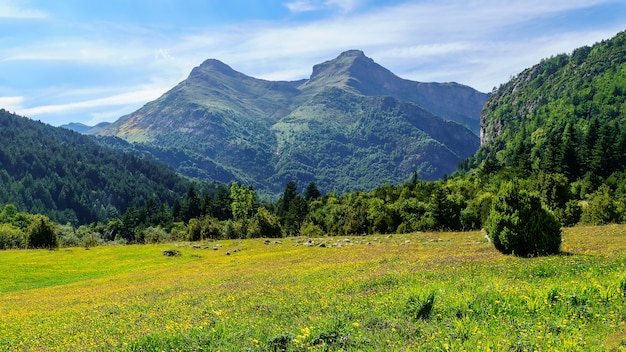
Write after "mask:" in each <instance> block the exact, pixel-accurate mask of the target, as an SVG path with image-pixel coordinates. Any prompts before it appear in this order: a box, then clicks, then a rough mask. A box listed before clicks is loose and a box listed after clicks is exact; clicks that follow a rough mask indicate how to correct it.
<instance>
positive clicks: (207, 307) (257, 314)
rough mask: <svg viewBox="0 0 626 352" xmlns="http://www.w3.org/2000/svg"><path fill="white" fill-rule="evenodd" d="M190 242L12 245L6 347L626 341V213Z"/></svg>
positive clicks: (2, 327) (1, 274) (472, 346)
mask: <svg viewBox="0 0 626 352" xmlns="http://www.w3.org/2000/svg"><path fill="white" fill-rule="evenodd" d="M321 243H324V246H320V244H321ZM193 245H195V246H196V247H197V245H198V244H193ZM193 245H192V244H177V245H176V244H166V245H143V246H120V247H115V246H108V247H96V248H92V249H90V250H85V249H83V248H71V249H60V250H56V251H45V250H32V251H2V252H0V350H1V351H5V350H7V351H70V350H71V351H77V350H85V351H109V350H122V351H161V350H163V351H173V350H180V351H194V350H197V351H218V350H219V351H242V350H250V351H282V350H286V351H307V350H312V351H328V350H332V351H336V350H344V351H352V350H359V351H384V350H386V351H399V350H403V351H404V350H411V351H420V350H423V351H436V350H441V351H445V350H454V351H461V350H469V351H475V350H481V351H488V350H492V351H525V350H528V351H533V350H543V351H556V350H559V351H577V350H582V351H597V350H606V351H611V350H614V351H624V350H626V297H625V294H626V292H625V291H626V226H604V227H577V228H572V229H566V230H565V231H564V237H563V250H564V252H565V254H563V255H559V256H551V257H543V258H532V259H524V258H516V257H511V256H503V255H501V254H499V253H498V252H497V251H496V250H495V249H493V247H492V246H491V245H490V244H488V243H487V241H486V239H485V237H484V234H481V233H479V232H469V233H415V234H409V235H393V236H367V237H357V238H350V239H346V238H343V237H342V238H322V239H314V240H313V242H312V243H308V239H304V238H292V239H282V240H281V241H280V243H276V242H275V241H273V240H272V241H268V242H265V241H264V240H243V241H232V240H227V241H219V242H215V243H213V242H211V243H202V244H201V245H200V248H194V246H193ZM214 248H217V249H214ZM167 249H174V250H178V251H180V253H181V255H180V256H174V257H167V256H164V255H163V254H162V252H163V251H164V250H167ZM227 252H228V253H229V254H227Z"/></svg>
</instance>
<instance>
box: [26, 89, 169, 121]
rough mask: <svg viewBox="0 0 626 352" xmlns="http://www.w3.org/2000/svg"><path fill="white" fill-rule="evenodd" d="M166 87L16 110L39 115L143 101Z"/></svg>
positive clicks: (151, 98)
mask: <svg viewBox="0 0 626 352" xmlns="http://www.w3.org/2000/svg"><path fill="white" fill-rule="evenodd" d="M167 89H168V88H161V89H159V88H151V89H143V90H135V91H131V92H126V93H122V94H117V95H112V96H107V97H104V98H97V99H90V100H83V101H77V102H70V103H64V104H52V105H42V106H36V107H31V108H22V109H20V110H19V111H18V112H19V113H20V114H23V115H25V116H39V115H47V114H58V113H67V112H71V111H72V110H81V109H86V108H99V107H111V106H119V105H128V104H138V103H144V102H147V101H150V100H153V99H156V98H158V97H159V96H160V95H162V94H163V93H165V91H166V90H167Z"/></svg>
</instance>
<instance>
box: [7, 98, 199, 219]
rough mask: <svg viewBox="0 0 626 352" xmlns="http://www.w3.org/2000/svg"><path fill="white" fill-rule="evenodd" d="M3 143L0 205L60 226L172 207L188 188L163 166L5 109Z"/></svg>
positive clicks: (187, 183)
mask: <svg viewBox="0 0 626 352" xmlns="http://www.w3.org/2000/svg"><path fill="white" fill-rule="evenodd" d="M0 139H1V140H2V143H0V204H7V203H13V204H15V205H17V206H18V208H20V209H21V210H22V211H28V212H30V213H39V214H45V215H48V216H49V217H51V218H52V219H53V220H55V221H57V222H60V223H66V222H71V223H73V224H87V223H92V222H95V221H105V220H107V219H109V218H112V217H121V215H122V214H123V213H124V212H125V210H126V209H127V208H128V207H129V206H130V205H131V204H132V205H136V206H140V205H143V204H144V203H145V202H146V201H147V200H149V199H152V200H155V201H158V202H159V203H164V202H167V203H169V204H173V203H174V201H175V200H178V199H180V198H182V196H183V195H184V194H185V192H186V190H187V187H188V185H189V181H187V180H186V179H185V178H183V177H181V176H179V175H178V174H177V173H175V172H174V171H173V170H171V169H169V168H166V167H164V166H163V165H160V164H157V163H154V162H149V161H145V160H142V159H140V158H139V157H137V156H134V155H131V154H121V153H116V152H113V151H111V150H110V149H107V148H104V147H102V146H100V145H99V144H98V143H97V142H96V141H95V140H94V138H92V137H89V136H84V135H81V134H78V133H76V132H74V131H70V130H67V129H65V128H59V127H52V126H50V125H46V124H43V123H41V122H36V121H33V120H30V119H28V118H26V117H21V116H18V115H15V114H11V113H9V112H7V111H5V110H2V109H0Z"/></svg>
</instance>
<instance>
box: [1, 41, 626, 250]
mask: <svg viewBox="0 0 626 352" xmlns="http://www.w3.org/2000/svg"><path fill="white" fill-rule="evenodd" d="M625 53H626V34H625V33H620V34H619V35H618V36H616V37H615V38H614V39H612V40H610V41H604V42H602V43H598V44H596V45H595V46H594V47H585V48H580V49H577V50H575V51H574V52H573V53H572V54H571V55H565V54H563V55H558V56H556V57H553V58H550V59H547V60H544V61H542V62H541V63H540V64H538V65H536V66H535V67H532V68H530V69H528V70H526V71H524V72H523V73H521V74H520V75H519V76H517V77H514V78H513V79H512V80H511V81H510V82H508V83H507V84H504V85H502V86H501V87H500V88H499V89H496V90H494V92H492V94H491V98H490V100H489V101H488V102H487V104H486V106H485V109H484V111H483V117H482V120H483V121H482V122H483V139H484V141H485V142H486V143H485V144H484V145H483V146H482V147H481V149H480V150H479V151H478V153H477V154H476V155H474V156H473V157H471V158H470V159H468V160H466V161H464V162H463V163H462V164H461V167H460V168H459V171H458V172H457V173H456V174H454V175H452V176H451V177H446V178H444V179H442V180H439V181H434V182H432V181H423V180H420V179H419V177H418V175H417V173H413V174H412V175H410V174H409V175H407V181H406V182H404V183H403V184H395V185H394V184H387V185H383V186H381V187H378V188H375V189H374V190H372V191H369V192H350V193H343V194H340V193H338V192H326V193H325V194H322V193H321V192H320V191H319V190H318V187H317V185H316V184H315V183H313V182H311V183H308V184H307V185H299V184H296V182H294V181H291V182H288V183H286V185H285V188H284V191H283V192H282V195H281V197H280V199H279V200H278V201H268V200H266V198H264V197H260V196H259V195H258V194H257V192H256V191H255V189H254V188H253V187H252V186H249V185H243V184H239V183H231V184H230V185H206V184H201V183H190V182H189V181H184V179H181V178H178V177H177V176H175V174H174V173H172V172H170V171H164V170H162V169H159V168H156V166H154V165H156V164H152V163H147V164H143V162H142V161H141V160H140V159H138V158H136V157H131V156H128V155H126V154H122V155H118V156H119V159H115V160H116V161H114V160H113V159H112V158H113V157H112V156H110V155H113V154H106V153H104V152H103V151H102V150H101V149H98V148H96V144H95V143H94V142H93V141H92V140H91V139H88V138H87V139H84V138H86V137H82V136H79V135H78V134H64V135H63V136H62V137H59V138H61V139H63V138H65V142H64V143H65V145H59V144H54V143H51V142H48V139H47V138H48V137H47V136H46V134H45V133H43V132H42V131H41V130H38V129H32V128H26V125H24V126H22V125H21V124H26V122H24V121H25V119H23V118H19V117H16V116H13V115H11V114H8V113H7V112H5V111H2V112H1V113H2V117H3V119H2V120H1V123H2V128H1V129H0V133H2V134H3V140H6V138H8V137H12V138H13V139H11V140H12V141H23V143H22V144H17V142H15V143H3V145H2V146H1V147H0V163H1V166H2V170H0V181H1V182H2V186H1V187H0V196H1V198H0V199H2V200H4V202H5V203H15V204H9V205H6V206H5V207H4V210H2V212H1V213H0V222H1V223H2V225H0V248H15V247H17V248H23V247H39V246H42V244H41V240H35V241H34V242H33V240H32V238H33V236H35V237H36V238H48V237H46V236H47V235H46V236H44V235H38V234H39V233H40V232H42V231H43V232H44V233H45V231H44V230H46V229H47V228H48V227H47V226H48V225H49V224H50V221H49V220H48V218H46V217H44V216H43V215H37V216H35V215H29V214H27V212H29V213H41V214H46V215H47V216H48V217H49V218H52V219H53V220H55V221H57V222H58V223H60V224H61V225H55V226H56V227H55V229H54V234H55V235H54V236H52V237H49V238H51V240H50V241H51V242H50V243H49V244H45V243H46V242H45V241H44V246H46V245H49V246H56V245H58V244H60V245H65V246H73V245H86V246H91V245H97V244H100V243H104V242H109V241H115V242H118V243H153V242H161V241H170V240H189V241H196V240H203V239H223V238H250V237H282V236H299V235H302V236H310V237H315V236H324V235H361V234H372V233H380V234H387V233H406V232H413V231H431V230H476V229H481V228H485V227H489V225H490V222H491V223H493V221H494V220H493V218H491V219H490V213H493V212H494V211H498V210H499V208H502V207H501V206H500V205H498V203H499V202H500V201H501V200H502V199H507V198H508V199H512V201H515V202H520V203H524V202H526V203H527V204H526V205H524V204H519V207H520V209H521V208H523V207H525V206H526V207H528V204H534V205H533V206H532V207H531V208H537V207H540V208H541V209H544V210H545V212H542V213H541V216H542V217H546V216H549V217H554V218H555V219H556V221H558V223H555V222H554V221H552V218H550V219H547V220H545V221H546V222H545V224H550V226H552V227H555V226H556V227H557V228H558V227H560V226H574V225H577V224H581V223H584V224H606V223H619V222H626V64H625V63H624V62H625V61H626V56H625ZM37 126H39V125H37ZM41 126H43V125H41ZM41 128H43V127H41ZM53 133H61V132H53ZM16 134H20V135H19V136H17V138H15V136H14V135H16ZM77 144H80V145H81V148H80V150H82V151H83V154H80V155H78V154H71V153H76V152H75V151H74V152H71V153H70V152H69V151H68V150H75V149H69V148H66V147H65V146H66V145H68V146H71V145H77ZM34 150H38V152H37V153H35V152H34ZM40 151H46V152H47V153H49V154H45V153H44V154H38V153H39V152H40ZM68 153H70V154H68ZM43 159H45V160H47V161H49V162H46V163H44V162H43ZM95 160H98V162H97V163H96V162H95ZM117 160H122V161H123V162H124V163H127V164H133V163H136V164H137V165H136V168H135V169H139V170H142V168H144V171H145V173H139V174H132V173H126V174H120V173H119V172H118V170H119V169H120V167H121V166H120V165H118V164H116V163H117V162H118V161H117ZM88 161H94V162H93V164H87V162H88ZM44 165H45V166H44ZM48 165H51V166H48ZM68 168H78V169H85V170H84V173H83V174H81V175H82V176H81V177H80V178H71V177H67V175H69V172H68V170H67V169H68ZM145 168H151V169H149V170H145ZM147 175H151V176H152V178H148V176H147ZM157 179H158V180H160V181H161V183H154V182H155V181H154V180H157ZM163 182H164V183H163ZM149 187H152V188H149ZM181 188H184V189H181ZM81 190H89V192H79V191H81ZM520 194H523V195H524V197H518V195H520ZM157 195H158V196H157ZM7 200H8V201H7ZM539 204H540V206H539ZM122 210H123V211H122ZM546 214H548V215H546ZM532 216H535V215H532ZM71 219H79V220H80V221H78V222H72V221H71ZM522 220H523V219H522ZM542 221H543V220H542ZM541 224H544V223H541ZM555 224H556V225H555ZM79 225H80V226H79ZM42 228H43V230H42ZM37 236H39V237H37ZM559 243H560V242H559ZM555 245H556V244H553V246H555Z"/></svg>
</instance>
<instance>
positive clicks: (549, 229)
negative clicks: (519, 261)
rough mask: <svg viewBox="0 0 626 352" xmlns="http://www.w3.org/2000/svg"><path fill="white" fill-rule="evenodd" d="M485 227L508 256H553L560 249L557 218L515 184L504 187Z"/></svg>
mask: <svg viewBox="0 0 626 352" xmlns="http://www.w3.org/2000/svg"><path fill="white" fill-rule="evenodd" d="M486 225H487V226H486V230H487V233H488V234H489V237H490V238H491V241H492V243H493V244H494V246H495V247H496V249H497V250H499V251H500V252H502V253H505V254H514V255H517V256H524V257H526V256H538V255H550V254H556V253H559V250H560V248H561V224H560V222H559V220H558V219H557V217H556V216H554V214H552V213H551V212H550V211H549V210H547V209H545V208H544V207H543V206H542V204H541V199H540V198H539V196H537V195H535V194H532V193H530V192H528V191H527V190H524V189H520V187H519V185H518V184H517V183H516V182H508V183H506V184H504V185H503V186H502V187H501V189H500V192H499V193H498V196H497V197H496V199H494V201H493V203H492V206H491V212H490V213H489V217H488V218H487V224H486Z"/></svg>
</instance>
